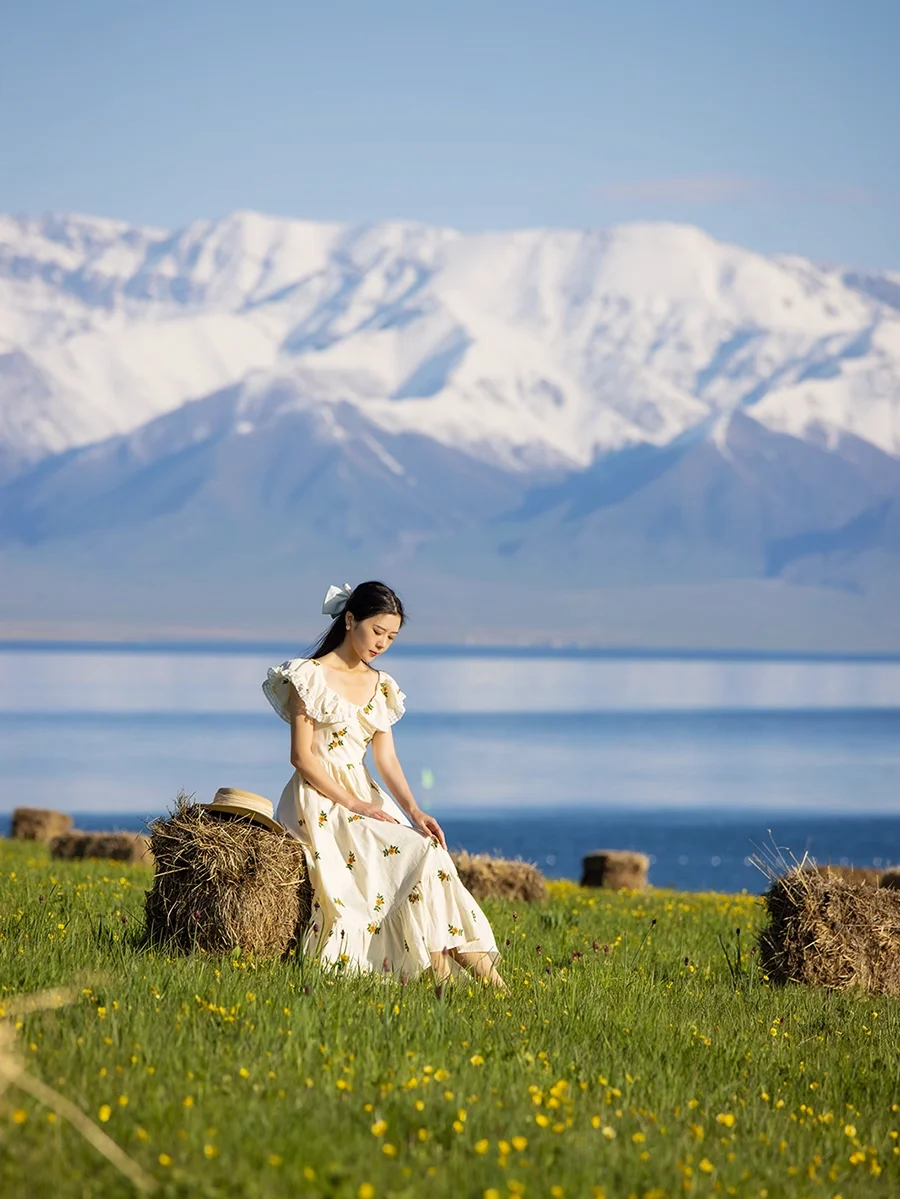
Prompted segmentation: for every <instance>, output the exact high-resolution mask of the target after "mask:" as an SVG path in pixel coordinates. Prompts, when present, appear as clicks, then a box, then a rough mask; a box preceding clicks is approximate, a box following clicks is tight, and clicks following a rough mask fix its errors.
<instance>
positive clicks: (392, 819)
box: [352, 802, 400, 824]
mask: <svg viewBox="0 0 900 1199" xmlns="http://www.w3.org/2000/svg"><path fill="white" fill-rule="evenodd" d="M352 810H353V812H354V813H355V815H357V816H368V817H370V818H371V819H372V820H383V821H384V822H385V824H399V823H400V821H399V820H398V819H397V818H396V816H392V815H391V814H390V812H385V811H384V809H383V808H376V807H375V805H374V804H373V803H362V802H360V803H358V804H356V805H355V806H354V807H353V809H352Z"/></svg>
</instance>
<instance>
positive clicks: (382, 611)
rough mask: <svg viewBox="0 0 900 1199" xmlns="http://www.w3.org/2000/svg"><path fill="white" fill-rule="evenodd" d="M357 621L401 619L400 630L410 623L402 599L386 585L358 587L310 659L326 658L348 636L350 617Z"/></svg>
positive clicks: (361, 585) (358, 585) (310, 654)
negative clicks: (373, 618)
mask: <svg viewBox="0 0 900 1199" xmlns="http://www.w3.org/2000/svg"><path fill="white" fill-rule="evenodd" d="M348 612H350V613H351V614H352V616H353V617H354V619H355V620H368V619H369V617H370V616H399V617H400V628H401V629H402V628H403V626H404V624H405V623H406V613H405V612H404V611H403V604H402V603H401V602H400V596H399V595H397V593H396V592H395V591H391V589H390V587H388V586H387V584H385V583H378V582H375V581H371V582H368V583H358V584H357V585H356V586H355V587H354V588H353V590H352V592H351V593H350V598H349V599H348V600H347V605H346V607H345V608H344V609H343V611H341V612H339V613H338V614H337V616H335V618H334V620H333V621H332V622H331V627H330V628H329V630H328V632H327V633H326V634H325V635H324V636H323V637H322V638H321V640H320V641H319V642H318V643H317V644H316V645H315V647H314V648H313V649H312V650H310V652H309V655H308V656H309V657H310V658H322V657H324V656H325V654H330V653H331V651H332V650H333V649H337V647H338V646H339V645H340V644H341V643H342V642H343V640H344V638H345V637H346V636H347V624H346V620H345V616H346V614H347V613H348Z"/></svg>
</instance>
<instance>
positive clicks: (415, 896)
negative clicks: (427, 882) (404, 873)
mask: <svg viewBox="0 0 900 1199" xmlns="http://www.w3.org/2000/svg"><path fill="white" fill-rule="evenodd" d="M407 898H408V899H409V902H410V903H418V902H419V901H420V900H421V898H422V896H421V895H420V894H419V892H418V891H410V893H409V895H408V896H407Z"/></svg>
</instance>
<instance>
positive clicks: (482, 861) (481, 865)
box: [450, 850, 547, 902]
mask: <svg viewBox="0 0 900 1199" xmlns="http://www.w3.org/2000/svg"><path fill="white" fill-rule="evenodd" d="M450 856H451V858H452V859H453V864H454V865H455V866H456V871H457V873H458V874H459V878H460V882H461V883H462V885H463V886H464V887H465V888H466V890H467V891H471V893H472V895H473V896H474V897H475V898H476V899H519V900H524V901H526V902H531V901H533V900H540V899H546V898H547V887H546V884H545V882H544V876H543V875H542V874H541V872H540V871H539V870H538V868H537V866H534V865H532V863H531V862H522V861H511V860H510V859H508V858H492V857H491V856H490V855H489V854H486V853H477V854H471V853H466V851H465V850H460V851H459V852H458V853H453V854H451V855H450Z"/></svg>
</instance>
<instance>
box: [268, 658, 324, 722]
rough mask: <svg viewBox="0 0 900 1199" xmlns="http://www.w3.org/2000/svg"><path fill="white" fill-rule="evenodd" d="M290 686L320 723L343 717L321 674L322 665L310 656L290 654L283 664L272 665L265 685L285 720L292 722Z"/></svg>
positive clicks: (269, 697) (311, 715)
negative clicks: (313, 660) (290, 656)
mask: <svg viewBox="0 0 900 1199" xmlns="http://www.w3.org/2000/svg"><path fill="white" fill-rule="evenodd" d="M291 687H294V688H295V689H296V691H297V694H298V695H299V696H300V698H301V699H302V700H303V706H304V708H305V709H306V714H307V716H309V717H311V718H312V719H313V720H317V721H319V722H320V723H321V724H330V723H332V722H333V721H334V720H340V718H341V717H340V713H338V712H336V711H335V709H336V707H337V706H338V705H337V704H336V703H335V702H334V700H335V698H336V697H333V696H332V695H331V694H330V693H329V691H328V689H327V687H326V686H325V680H324V678H323V677H322V668H321V667H320V666H319V665H318V664H317V663H315V662H312V661H311V660H310V659H309V658H291V659H290V660H289V661H287V662H282V663H281V665H280V666H270V667H269V670H268V672H267V676H266V678H265V680H264V681H263V685H262V689H263V694H264V695H265V697H266V699H267V700H268V701H269V703H270V704H271V705H272V707H273V708H274V709H275V711H276V712H277V713H278V715H279V716H280V717H281V719H282V720H283V721H285V722H286V723H288V724H289V723H290V719H291V710H290V700H291Z"/></svg>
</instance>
